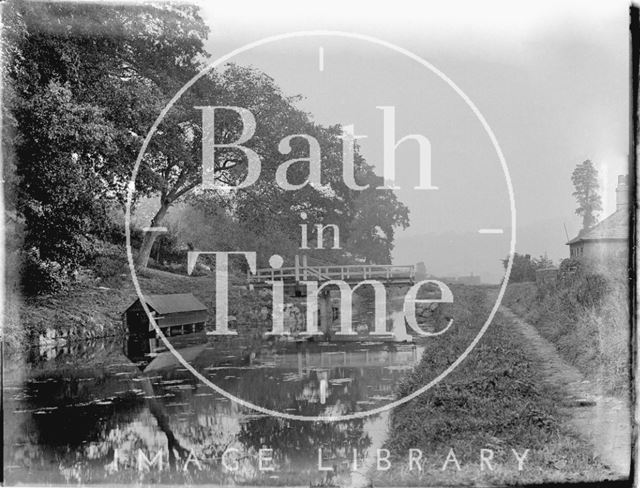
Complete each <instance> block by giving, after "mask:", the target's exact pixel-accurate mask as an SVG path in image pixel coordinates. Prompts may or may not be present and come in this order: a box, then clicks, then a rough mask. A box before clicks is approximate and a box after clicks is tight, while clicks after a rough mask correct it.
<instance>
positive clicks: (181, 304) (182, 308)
mask: <svg viewBox="0 0 640 488" xmlns="http://www.w3.org/2000/svg"><path fill="white" fill-rule="evenodd" d="M144 298H145V302H146V303H147V305H149V306H150V307H151V308H153V309H154V310H155V311H156V312H158V313H159V314H166V313H178V312H195V311H200V310H207V306H206V305H205V304H203V303H202V302H201V301H200V300H198V299H197V298H196V297H194V296H193V295H192V294H191V293H173V294H171V295H145V296H144Z"/></svg>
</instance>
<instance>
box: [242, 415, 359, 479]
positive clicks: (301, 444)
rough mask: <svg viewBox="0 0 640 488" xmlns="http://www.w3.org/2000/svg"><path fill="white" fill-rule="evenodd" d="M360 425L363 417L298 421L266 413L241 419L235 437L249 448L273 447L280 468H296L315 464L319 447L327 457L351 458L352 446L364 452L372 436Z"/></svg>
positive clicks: (324, 456)
mask: <svg viewBox="0 0 640 488" xmlns="http://www.w3.org/2000/svg"><path fill="white" fill-rule="evenodd" d="M363 425H364V420H363V419H355V420H349V421H346V422H299V421H294V420H287V419H282V418H277V417H265V418H260V419H253V420H250V421H248V422H245V423H243V424H242V429H241V431H240V434H239V435H238V439H239V440H240V441H241V442H242V443H243V444H244V445H245V446H246V447H248V448H253V449H256V450H257V449H260V448H262V447H268V448H271V449H273V450H274V458H275V460H276V463H277V464H278V465H279V467H280V469H283V470H285V469H296V468H299V467H302V466H309V465H311V466H315V465H316V463H317V459H318V449H322V451H323V458H326V459H330V458H340V459H351V455H352V454H351V453H352V452H353V449H357V450H358V452H360V453H361V452H364V450H365V449H366V448H368V447H369V446H370V445H371V439H370V438H369V436H368V435H367V434H366V433H365V432H363ZM314 469H315V468H314Z"/></svg>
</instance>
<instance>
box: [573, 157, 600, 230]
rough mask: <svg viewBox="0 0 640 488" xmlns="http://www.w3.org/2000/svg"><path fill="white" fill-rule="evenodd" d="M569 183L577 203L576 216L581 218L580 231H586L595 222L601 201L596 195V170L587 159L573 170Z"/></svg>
mask: <svg viewBox="0 0 640 488" xmlns="http://www.w3.org/2000/svg"><path fill="white" fill-rule="evenodd" d="M571 181H572V182H573V186H574V188H575V191H574V192H573V196H574V197H576V200H577V201H578V208H577V209H576V214H577V215H579V216H581V217H582V229H583V230H588V229H590V228H591V227H593V225H594V224H595V223H596V222H597V216H598V213H599V212H600V211H601V210H602V200H601V199H600V194H599V193H598V187H599V185H598V170H597V169H596V168H595V167H594V165H593V163H592V162H591V161H590V160H589V159H587V160H586V161H584V162H582V163H580V164H578V165H577V166H576V168H575V169H574V170H573V173H572V174H571Z"/></svg>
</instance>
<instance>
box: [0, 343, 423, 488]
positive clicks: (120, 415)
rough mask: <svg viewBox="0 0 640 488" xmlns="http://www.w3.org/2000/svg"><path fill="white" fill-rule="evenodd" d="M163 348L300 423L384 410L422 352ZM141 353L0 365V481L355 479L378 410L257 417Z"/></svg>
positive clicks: (159, 356) (39, 355)
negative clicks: (1, 369)
mask: <svg viewBox="0 0 640 488" xmlns="http://www.w3.org/2000/svg"><path fill="white" fill-rule="evenodd" d="M177 341H178V339H175V340H174V339H173V338H172V343H173V345H174V347H176V349H177V350H178V351H179V352H180V354H181V355H182V357H183V358H184V359H185V360H186V361H187V362H188V363H189V364H190V365H191V366H193V367H194V368H195V369H196V370H197V371H198V372H199V373H200V374H202V375H203V376H205V377H206V378H208V379H209V380H210V381H211V382H213V383H214V384H216V385H218V386H219V387H221V388H223V389H224V390H225V391H227V392H229V393H230V394H232V395H234V396H237V397H240V398H242V399H243V400H245V401H248V402H251V403H253V404H255V405H259V406H261V407H263V408H268V409H271V410H276V411H279V412H284V413H289V414H295V415H304V416H336V415H346V414H351V413H355V412H364V411H367V410H371V409H373V408H376V407H381V406H384V405H386V404H388V403H389V402H392V401H393V400H394V399H395V398H396V397H395V392H396V391H397V390H398V387H399V385H400V383H401V382H402V380H403V378H404V377H405V376H406V375H407V373H408V372H409V371H410V370H411V369H412V368H413V366H414V365H415V364H416V363H417V361H419V360H420V358H421V356H422V352H423V351H422V348H421V347H420V346H419V345H416V344H395V343H387V344H381V343H372V342H353V343H334V344H328V343H311V342H305V343H295V342H294V343H283V342H265V341H262V340H261V341H258V342H256V341H254V342H253V343H252V342H250V341H244V342H243V341H242V340H241V339H225V340H220V338H213V337H211V336H209V337H208V336H206V335H197V336H193V337H188V338H184V337H183V338H180V339H179V341H180V342H177ZM144 346H145V347H142V348H141V347H140V344H137V343H132V342H131V341H126V340H125V341H114V340H102V341H94V342H91V343H83V344H81V345H78V346H76V347H72V348H66V349H64V350H55V351H53V352H52V351H51V350H38V351H33V352H32V354H31V357H30V358H29V359H28V361H26V363H18V362H15V363H11V362H10V363H9V364H8V365H7V368H6V370H5V376H4V384H3V407H4V436H5V445H4V472H5V482H6V483H8V484H11V483H18V482H22V483H28V484H30V483H74V484H75V483H83V484H84V483H97V482H101V483H104V482H108V483H131V482H145V483H147V482H166V483H183V482H194V483H199V482H208V483H224V484H227V483H231V484H260V485H271V484H273V485H277V484H296V485H305V486H309V484H312V483H314V484H317V483H328V482H329V481H331V482H332V483H339V484H348V485H357V484H359V483H363V484H364V483H366V471H367V469H368V466H370V464H371V457H372V456H373V455H374V454H375V450H376V449H378V448H380V447H381V446H382V444H383V442H384V440H385V438H386V432H387V424H388V415H389V414H388V413H387V412H385V413H382V414H378V415H373V416H366V417H364V418H358V419H353V420H349V421H342V422H309V421H297V420H287V419H283V418H279V417H275V416H270V415H265V414H262V413H259V412H256V411H255V410H251V409H249V408H245V407H241V406H239V405H238V404H237V403H236V402H234V401H232V400H230V399H228V398H226V397H225V396H222V395H220V394H218V393H216V392H215V391H213V390H212V389H211V388H210V387H208V386H206V385H205V384H203V383H202V382H200V381H199V380H198V379H196V378H195V377H194V376H193V375H192V374H191V372H189V371H188V370H187V369H186V368H185V367H184V366H183V365H182V364H180V363H179V362H178V361H177V359H176V358H175V357H174V356H173V354H171V353H170V352H169V351H166V350H163V348H162V344H158V345H156V344H151V346H150V347H146V346H147V345H146V344H145V345H144ZM157 346H159V347H157ZM158 453H160V454H158ZM156 456H158V457H156ZM147 460H148V461H149V463H147ZM187 460H188V462H186V465H185V461H187ZM354 462H355V464H354ZM341 480H342V481H341Z"/></svg>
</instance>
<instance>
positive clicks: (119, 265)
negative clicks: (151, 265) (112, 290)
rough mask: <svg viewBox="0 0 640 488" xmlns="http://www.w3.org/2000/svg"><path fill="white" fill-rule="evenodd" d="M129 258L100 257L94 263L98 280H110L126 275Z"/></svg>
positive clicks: (110, 255) (120, 256)
mask: <svg viewBox="0 0 640 488" xmlns="http://www.w3.org/2000/svg"><path fill="white" fill-rule="evenodd" d="M127 270H128V265H127V258H126V256H125V255H124V254H108V255H105V256H98V257H97V258H95V260H94V263H93V271H94V272H95V274H96V276H97V277H98V278H102V279H108V278H112V277H114V276H118V275H121V274H122V273H126V272H127Z"/></svg>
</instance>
